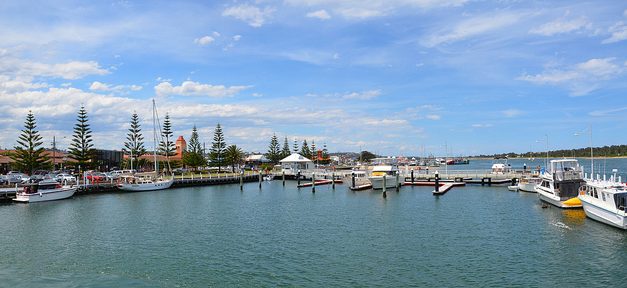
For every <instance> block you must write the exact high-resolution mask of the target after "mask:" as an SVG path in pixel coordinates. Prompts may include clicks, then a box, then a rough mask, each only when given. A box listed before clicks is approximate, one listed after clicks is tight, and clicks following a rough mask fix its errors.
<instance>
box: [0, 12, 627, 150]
mask: <svg viewBox="0 0 627 288" xmlns="http://www.w3.org/2000/svg"><path fill="white" fill-rule="evenodd" d="M626 80H627V2H625V1H515V0H512V1H508V0H502V1H485V0H482V1H473V0H439V1H438V0H386V1H383V0H372V1H367V0H364V1H355V0H345V1H340V0H334V1H331V0H283V1H265V0H258V1H67V0H58V1H13V0H4V1H2V2H0V111H1V113H2V117H0V147H2V148H12V147H13V146H15V145H16V139H17V137H18V135H19V133H20V129H22V128H23V125H24V120H25V118H26V115H27V113H28V111H32V112H33V113H34V115H35V117H36V119H37V123H38V129H40V131H41V134H42V136H43V137H44V141H45V143H44V145H45V146H46V147H50V146H51V142H52V138H53V136H54V137H55V138H56V139H57V146H58V147H59V148H61V149H65V148H67V146H68V145H69V143H70V139H71V135H72V128H73V125H74V124H75V123H76V115H77V112H78V110H79V108H80V106H81V105H84V106H85V108H86V110H87V113H88V115H89V122H90V124H91V127H92V130H93V137H94V144H95V146H96V147H97V148H101V149H116V150H119V149H121V148H122V146H123V143H124V141H125V137H126V134H127V129H128V128H129V122H130V118H131V114H132V113H134V112H136V113H138V114H139V116H140V118H141V119H142V128H143V132H144V134H145V135H144V136H145V138H147V139H152V136H151V135H152V119H151V115H152V109H151V101H152V99H154V100H155V102H156V105H157V109H158V113H159V115H160V118H161V120H163V117H164V116H165V114H166V113H167V114H168V115H169V116H170V117H171V120H172V124H173V130H174V135H175V136H178V135H182V136H184V137H185V138H186V139H189V136H190V135H191V130H192V127H193V126H194V125H195V126H196V127H197V128H198V131H199V133H200V140H201V141H202V142H205V143H206V145H207V146H210V144H211V140H212V138H213V131H214V129H215V126H216V125H217V124H218V123H219V124H220V125H221V126H222V127H223V130H224V133H225V137H226V142H227V144H236V145H238V146H240V147H242V148H243V149H244V150H245V151H249V152H253V151H258V152H265V151H267V147H268V144H269V141H270V138H271V137H272V135H275V134H276V135H277V137H279V139H281V141H280V142H281V143H283V139H284V137H287V138H288V139H289V141H290V143H292V141H294V139H296V141H297V142H298V143H301V142H302V141H303V140H307V142H308V143H309V144H311V142H312V141H315V143H316V146H317V147H321V146H322V145H326V146H327V148H328V150H329V151H330V152H339V151H355V152H356V151H360V149H361V150H368V151H372V152H375V153H377V154H380V155H414V156H422V155H429V154H434V155H478V154H492V153H503V152H518V153H524V152H528V151H545V150H546V149H547V147H548V148H549V149H551V150H554V149H570V148H580V147H588V146H589V145H590V143H591V142H592V144H593V145H594V146H603V145H619V144H627V81H626ZM577 135H579V136H577ZM146 142H147V143H146V147H147V148H148V149H149V150H150V149H151V148H152V145H153V144H152V143H151V142H152V141H146Z"/></svg>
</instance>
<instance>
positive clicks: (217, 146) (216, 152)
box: [209, 123, 226, 173]
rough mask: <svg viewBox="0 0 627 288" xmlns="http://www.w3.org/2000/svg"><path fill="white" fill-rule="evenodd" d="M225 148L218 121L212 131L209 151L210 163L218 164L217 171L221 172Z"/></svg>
mask: <svg viewBox="0 0 627 288" xmlns="http://www.w3.org/2000/svg"><path fill="white" fill-rule="evenodd" d="M225 149H226V142H225V141H224V134H223V133H222V128H221V127H220V123H218V125H217V126H216V130H215V131H214V132H213V142H212V143H211V152H210V153H209V159H211V165H213V166H218V173H220V172H222V170H221V168H220V167H221V166H222V165H224V150H225Z"/></svg>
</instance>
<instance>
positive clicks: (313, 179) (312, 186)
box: [311, 172, 316, 193]
mask: <svg viewBox="0 0 627 288" xmlns="http://www.w3.org/2000/svg"><path fill="white" fill-rule="evenodd" d="M311 193H316V174H315V173H313V172H311Z"/></svg>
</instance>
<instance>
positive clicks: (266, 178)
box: [263, 174, 274, 181]
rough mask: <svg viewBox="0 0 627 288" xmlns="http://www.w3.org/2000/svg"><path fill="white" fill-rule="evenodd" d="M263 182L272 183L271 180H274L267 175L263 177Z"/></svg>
mask: <svg viewBox="0 0 627 288" xmlns="http://www.w3.org/2000/svg"><path fill="white" fill-rule="evenodd" d="M263 180H264V181H272V180H274V175H272V174H268V175H266V176H263Z"/></svg>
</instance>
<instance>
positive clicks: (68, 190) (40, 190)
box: [13, 180, 77, 203]
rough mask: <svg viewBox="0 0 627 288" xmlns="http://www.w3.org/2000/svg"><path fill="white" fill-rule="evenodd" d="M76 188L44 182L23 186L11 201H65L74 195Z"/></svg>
mask: <svg viewBox="0 0 627 288" xmlns="http://www.w3.org/2000/svg"><path fill="white" fill-rule="evenodd" d="M76 188H77V187H76V186H63V185H61V184H60V183H59V182H57V181H53V180H44V181H41V182H39V183H34V184H28V185H26V186H24V189H23V190H22V191H21V192H18V193H16V194H15V199H13V201H17V202H25V203H30V202H43V201H53V200H61V199H66V198H70V197H72V196H73V195H74V193H76Z"/></svg>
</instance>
